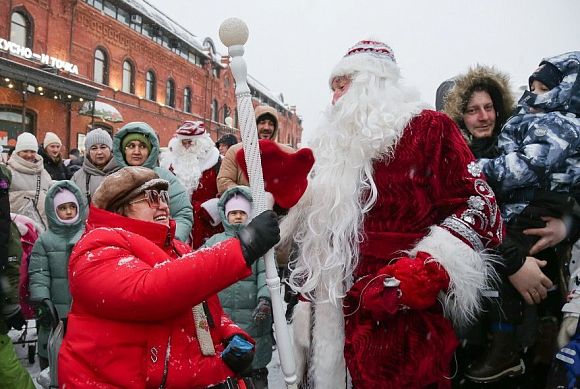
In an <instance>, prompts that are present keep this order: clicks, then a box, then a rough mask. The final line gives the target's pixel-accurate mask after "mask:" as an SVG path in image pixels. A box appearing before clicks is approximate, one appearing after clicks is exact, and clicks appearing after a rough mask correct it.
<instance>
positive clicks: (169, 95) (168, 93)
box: [165, 78, 175, 108]
mask: <svg viewBox="0 0 580 389" xmlns="http://www.w3.org/2000/svg"><path fill="white" fill-rule="evenodd" d="M165 105H168V106H170V107H173V108H175V82H173V80H172V79H171V78H170V79H169V80H167V84H166V86H165Z"/></svg>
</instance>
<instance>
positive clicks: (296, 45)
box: [147, 0, 580, 129]
mask: <svg viewBox="0 0 580 389" xmlns="http://www.w3.org/2000/svg"><path fill="white" fill-rule="evenodd" d="M147 1H149V2H150V3H151V4H152V5H154V6H156V7H157V8H158V9H159V10H161V11H162V12H164V13H165V14H166V15H167V16H169V17H170V18H172V19H173V20H174V21H176V22H178V23H179V24H181V25H182V26H184V27H186V28H188V29H189V30H190V31H191V32H192V33H193V34H194V35H196V36H197V37H199V38H200V39H201V40H203V39H204V38H205V37H210V38H212V39H213V41H214V43H215V44H216V48H217V50H218V51H219V52H221V53H222V54H227V49H226V48H225V47H224V46H223V45H222V43H221V41H220V40H219V36H218V31H219V26H220V24H221V22H222V21H223V20H225V19H227V18H229V17H238V18H240V19H242V20H244V21H245V22H246V23H247V25H248V28H249V30H250V36H249V39H248V43H247V44H246V53H245V55H244V58H245V59H246V62H247V65H248V72H249V73H250V74H251V75H252V76H254V77H255V78H256V79H258V80H259V81H261V82H262V83H263V84H265V85H266V86H267V87H268V88H269V89H270V90H272V91H273V92H282V93H283V95H284V100H285V102H286V103H287V104H289V105H296V107H297V112H298V114H299V115H301V116H302V117H303V119H304V122H303V125H304V128H305V129H306V128H310V127H313V126H316V125H317V124H318V121H319V115H320V112H321V111H322V110H323V109H324V108H325V107H326V106H327V105H328V103H329V101H330V91H329V89H328V75H329V74H330V71H331V70H332V68H333V66H334V65H335V64H336V62H338V60H339V59H340V57H341V56H343V55H344V53H345V52H346V50H347V49H348V48H349V47H350V46H352V45H353V44H354V43H356V42H357V41H359V40H361V39H364V38H367V37H368V36H373V37H379V38H382V39H383V41H385V42H386V43H388V44H389V45H390V46H391V47H392V48H393V50H394V52H395V56H396V58H397V62H398V64H399V65H400V67H401V70H402V74H403V77H404V78H405V79H406V83H408V84H411V85H414V86H416V87H417V88H418V89H419V91H420V92H421V95H422V98H423V100H424V101H425V102H427V103H429V104H431V105H434V104H435V91H436V89H437V87H438V86H439V84H440V83H441V82H442V81H443V80H445V79H447V78H450V77H452V76H455V75H457V74H459V73H462V72H465V71H466V70H467V69H468V67H469V66H470V65H475V64H477V63H480V64H486V65H495V66H496V67H498V68H499V69H501V70H503V71H505V72H507V73H508V74H509V75H510V76H511V78H512V84H513V86H514V87H517V86H519V85H522V84H527V78H528V76H529V75H530V74H531V73H532V72H533V71H534V69H535V68H536V67H537V65H538V63H539V62H540V60H541V58H543V57H547V56H552V55H556V54H560V53H563V52H566V51H572V50H580V22H579V20H580V0H550V1H545V0H475V1H474V0H407V1H405V0H399V1H390V0H356V1H354V0H286V1H282V0H216V1H203V2H201V1H194V0H147Z"/></svg>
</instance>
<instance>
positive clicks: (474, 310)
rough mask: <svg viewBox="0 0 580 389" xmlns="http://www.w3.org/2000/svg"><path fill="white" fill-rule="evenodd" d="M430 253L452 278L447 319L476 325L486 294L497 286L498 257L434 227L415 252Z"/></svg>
mask: <svg viewBox="0 0 580 389" xmlns="http://www.w3.org/2000/svg"><path fill="white" fill-rule="evenodd" d="M419 251H423V252H425V253H428V254H429V255H430V256H431V257H433V260H434V261H435V262H438V263H439V264H441V266H443V268H444V269H445V271H446V272H447V274H448V275H449V280H450V282H449V290H448V291H447V294H446V295H444V296H443V308H444V310H445V313H446V316H447V317H449V318H451V319H452V320H453V322H454V323H456V324H457V325H465V324H468V323H470V322H472V321H473V320H474V319H475V317H476V316H477V314H478V313H479V311H481V309H482V307H481V304H482V292H483V291H485V290H487V289H490V285H494V284H495V283H496V282H497V273H496V272H495V270H494V268H493V266H492V265H493V262H495V261H496V259H495V258H496V255H494V254H487V253H484V252H477V251H475V250H473V248H471V247H470V246H469V245H467V244H466V243H465V242H463V241H462V240H461V239H459V238H457V237H455V236H454V235H453V234H451V233H450V232H449V231H447V230H446V229H444V228H442V227H438V226H433V227H431V231H430V233H429V235H427V236H426V237H424V238H423V239H422V240H421V241H419V243H417V245H416V246H415V248H414V249H413V250H411V251H410V254H411V255H412V256H415V255H416V254H417V252H419Z"/></svg>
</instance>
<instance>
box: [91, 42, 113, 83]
mask: <svg viewBox="0 0 580 389" xmlns="http://www.w3.org/2000/svg"><path fill="white" fill-rule="evenodd" d="M93 81H95V82H98V83H99V84H103V85H109V59H108V58H107V53H105V50H102V49H97V50H95V65H94V70H93Z"/></svg>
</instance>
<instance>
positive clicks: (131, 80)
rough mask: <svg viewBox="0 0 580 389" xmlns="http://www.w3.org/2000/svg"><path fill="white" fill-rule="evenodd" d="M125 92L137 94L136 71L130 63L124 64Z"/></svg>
mask: <svg viewBox="0 0 580 389" xmlns="http://www.w3.org/2000/svg"><path fill="white" fill-rule="evenodd" d="M122 90H123V92H125V93H135V70H134V69H133V64H132V63H131V62H129V61H124V62H123V88H122Z"/></svg>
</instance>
